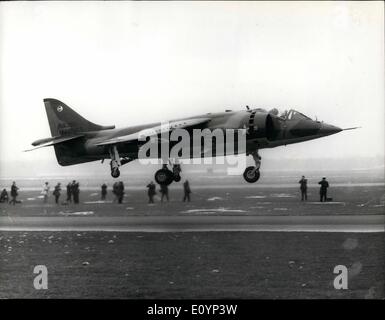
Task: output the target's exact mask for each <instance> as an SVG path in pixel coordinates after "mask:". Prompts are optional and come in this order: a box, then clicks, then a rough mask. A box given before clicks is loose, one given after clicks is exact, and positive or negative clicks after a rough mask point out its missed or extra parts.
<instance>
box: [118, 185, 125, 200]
mask: <svg viewBox="0 0 385 320" xmlns="http://www.w3.org/2000/svg"><path fill="white" fill-rule="evenodd" d="M117 196H118V203H122V201H123V197H124V183H123V181H119V183H118V184H117Z"/></svg>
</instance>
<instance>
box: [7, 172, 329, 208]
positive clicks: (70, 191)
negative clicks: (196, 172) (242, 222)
mask: <svg viewBox="0 0 385 320" xmlns="http://www.w3.org/2000/svg"><path fill="white" fill-rule="evenodd" d="M307 182H308V180H307V179H306V178H305V176H302V178H301V180H299V182H298V183H299V184H300V190H301V201H307ZM318 184H319V185H320V192H319V193H320V202H324V201H330V198H328V197H327V189H328V188H329V182H328V181H327V180H326V178H325V177H323V178H322V180H321V181H319V182H318ZM146 188H147V195H148V202H149V203H154V197H155V195H156V185H155V183H154V182H153V181H151V182H150V183H149V184H148V185H147V186H146ZM50 189H51V188H50V185H49V182H45V184H44V186H43V190H42V191H41V194H42V195H43V203H47V202H48V197H49V193H50ZM107 189H108V187H107V185H106V184H105V183H103V184H102V186H101V200H102V201H104V200H105V199H106V196H107ZM18 190H19V187H17V186H16V182H15V181H13V183H12V186H11V194H10V195H11V200H9V196H8V192H7V190H6V189H5V188H4V189H3V190H2V192H1V194H0V203H1V202H5V203H7V202H8V203H10V204H13V205H15V204H16V203H20V201H18V200H17V196H18ZM61 190H62V189H61V184H60V182H58V183H57V184H56V185H55V187H54V190H53V192H52V195H53V196H54V197H55V203H56V204H59V198H60V195H61ZM66 191H67V199H66V201H65V202H63V203H62V204H69V203H72V202H73V203H74V204H78V203H79V194H80V188H79V182H77V181H76V180H73V181H72V182H69V183H68V184H67V187H66ZM159 192H160V194H161V197H160V201H161V202H163V200H164V199H166V200H167V201H169V200H170V198H169V192H168V186H167V185H160V189H159ZM183 192H184V195H183V202H185V201H188V202H190V200H191V198H190V194H191V189H190V183H189V181H188V180H185V182H184V183H183ZM112 193H113V195H114V202H117V203H122V202H123V198H124V194H125V192H124V183H123V181H119V182H115V183H114V184H113V186H112Z"/></svg>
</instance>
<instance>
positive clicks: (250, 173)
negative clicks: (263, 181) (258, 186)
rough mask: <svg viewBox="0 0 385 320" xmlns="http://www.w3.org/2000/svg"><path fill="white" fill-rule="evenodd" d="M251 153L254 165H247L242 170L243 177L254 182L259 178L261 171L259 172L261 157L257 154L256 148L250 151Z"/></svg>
mask: <svg viewBox="0 0 385 320" xmlns="http://www.w3.org/2000/svg"><path fill="white" fill-rule="evenodd" d="M251 155H252V156H253V159H254V162H255V167H253V166H250V167H247V168H246V169H245V171H244V172H243V178H244V179H245V180H246V181H247V182H249V183H254V182H257V181H258V180H259V177H260V175H261V173H260V172H259V168H260V167H261V159H262V158H261V157H260V155H259V154H258V150H257V151H254V152H252V153H251Z"/></svg>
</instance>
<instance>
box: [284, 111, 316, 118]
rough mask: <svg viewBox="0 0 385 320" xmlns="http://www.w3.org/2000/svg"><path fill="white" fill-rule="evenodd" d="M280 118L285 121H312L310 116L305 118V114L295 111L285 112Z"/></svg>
mask: <svg viewBox="0 0 385 320" xmlns="http://www.w3.org/2000/svg"><path fill="white" fill-rule="evenodd" d="M279 117H281V118H282V119H284V120H312V119H311V118H309V117H308V116H305V115H304V114H303V113H301V112H298V111H296V110H294V109H290V110H285V111H284V112H282V113H281V115H280V116H279Z"/></svg>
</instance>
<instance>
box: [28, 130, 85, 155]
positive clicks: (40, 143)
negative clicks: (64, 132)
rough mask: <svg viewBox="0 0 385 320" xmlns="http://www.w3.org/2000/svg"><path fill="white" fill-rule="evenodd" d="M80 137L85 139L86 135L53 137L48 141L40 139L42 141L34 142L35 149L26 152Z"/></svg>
mask: <svg viewBox="0 0 385 320" xmlns="http://www.w3.org/2000/svg"><path fill="white" fill-rule="evenodd" d="M80 137H84V134H78V135H74V136H64V137H62V136H58V137H52V138H47V139H40V140H37V141H34V142H32V145H33V146H35V148H32V149H28V150H24V152H28V151H33V150H36V149H39V148H44V147H49V146H53V145H55V144H59V143H62V142H66V141H70V140H74V139H77V138H80Z"/></svg>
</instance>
